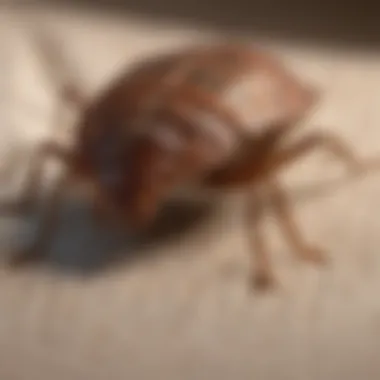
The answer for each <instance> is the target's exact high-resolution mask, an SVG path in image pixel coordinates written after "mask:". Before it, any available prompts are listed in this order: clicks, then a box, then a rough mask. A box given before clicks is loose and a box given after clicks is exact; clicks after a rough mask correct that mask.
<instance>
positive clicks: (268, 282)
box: [245, 186, 276, 290]
mask: <svg viewBox="0 0 380 380" xmlns="http://www.w3.org/2000/svg"><path fill="white" fill-rule="evenodd" d="M265 193H266V188H265V186H261V187H260V188H258V189H257V190H256V191H254V192H252V193H249V194H248V207H247V209H246V210H247V213H246V224H245V227H246V228H247V229H248V238H249V242H250V245H251V247H252V253H253V256H252V259H253V258H254V260H252V267H251V271H250V276H251V280H252V285H253V287H254V288H256V289H259V290H268V289H270V288H272V287H274V286H275V284H276V279H275V276H274V274H273V268H272V264H271V262H270V258H269V249H268V244H267V238H266V237H265V225H264V217H265V211H266V200H267V199H266V198H267V197H266V194H265Z"/></svg>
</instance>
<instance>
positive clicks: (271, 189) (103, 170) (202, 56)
mask: <svg viewBox="0 0 380 380" xmlns="http://www.w3.org/2000/svg"><path fill="white" fill-rule="evenodd" d="M153 58H154V57H153ZM74 90H75V88H74V86H73V83H71V84H70V83H69V84H68V83H66V84H64V85H63V93H71V94H73V93H74V94H75V93H76V91H74ZM77 93H79V92H78V91H77ZM72 98H73V99H74V101H75V102H76V103H77V105H78V108H79V109H80V111H81V112H82V113H81V117H80V121H79V124H78V126H77V129H76V139H75V143H74V145H73V147H72V148H70V149H65V148H63V147H61V146H60V145H58V144H57V143H53V142H48V143H45V144H43V145H42V146H41V148H40V150H39V151H38V153H39V155H38V157H39V158H40V159H38V160H36V162H35V163H34V164H33V173H32V174H31V175H30V177H29V185H28V186H27V188H26V190H25V197H24V198H23V200H24V201H25V200H26V199H29V200H30V199H32V198H33V197H32V196H31V194H32V193H35V192H36V191H37V190H36V188H37V187H36V183H38V181H39V180H38V176H39V173H40V172H41V167H42V163H43V160H42V159H41V158H42V157H45V158H46V157H48V156H50V157H51V156H55V157H57V158H59V159H61V160H62V161H63V162H65V164H66V166H67V172H66V174H65V175H64V176H63V177H62V181H73V180H79V181H83V182H87V183H90V184H92V185H93V186H94V188H95V190H96V191H95V197H94V208H95V210H97V212H100V213H101V214H102V215H107V216H109V217H111V218H112V217H115V218H116V219H117V220H119V221H120V222H121V223H125V224H126V225H128V226H130V227H133V228H136V229H141V228H145V227H147V226H148V225H149V224H150V223H152V221H153V220H154V218H155V216H156V215H157V212H158V209H159V207H160V205H161V204H163V202H164V201H165V200H166V199H167V198H168V197H169V196H170V195H171V194H172V192H173V191H174V189H175V188H176V187H177V186H181V185H183V184H184V183H188V182H196V183H198V184H199V185H200V186H203V187H205V188H214V189H219V190H224V189H226V188H230V187H236V188H239V189H246V191H247V207H246V216H247V224H246V225H247V227H248V236H249V241H250V243H251V246H252V251H253V253H254V257H255V260H254V262H253V264H254V265H253V266H252V268H253V269H252V279H253V282H254V284H256V285H257V286H259V287H268V286H271V285H273V283H274V281H275V276H274V275H273V272H272V266H271V265H270V263H269V259H268V249H267V247H266V239H265V237H264V236H263V220H262V219H263V218H262V216H263V214H264V211H265V210H264V207H263V206H264V204H265V203H266V202H264V201H267V200H269V201H271V203H272V206H273V211H274V212H275V213H276V216H277V217H278V220H279V222H280V225H281V226H282V227H283V230H284V233H285V236H286V237H287V239H288V240H289V243H290V244H291V245H292V248H293V250H294V253H295V254H296V255H298V256H299V257H300V258H303V259H306V260H312V261H317V262H321V261H323V260H324V256H323V254H322V253H321V252H320V251H319V250H318V249H316V248H314V247H312V246H310V245H309V243H307V242H305V241H304V239H303V238H302V236H301V234H300V233H299V231H298V229H297V228H296V227H295V225H294V222H293V217H292V215H291V209H290V205H289V203H288V201H287V199H286V194H285V192H284V190H283V189H282V187H281V185H280V184H279V181H278V179H277V175H278V173H279V171H280V169H282V168H284V167H286V166H288V165H289V164H291V163H293V162H295V161H296V160H297V159H299V158H301V157H302V156H304V155H305V154H307V153H309V152H310V151H311V150H313V149H316V148H323V149H326V150H328V151H329V152H330V153H332V154H333V155H334V156H336V157H337V158H339V159H341V160H343V162H344V163H346V164H347V165H348V166H349V168H350V169H352V170H355V171H358V172H360V171H363V170H365V169H367V168H368V167H369V165H370V164H372V161H371V162H363V161H362V160H360V159H358V158H357V157H356V155H355V154H354V153H353V152H352V151H351V149H349V148H348V147H346V145H345V144H344V143H343V142H341V141H340V140H339V139H338V138H337V137H334V136H332V135H330V134H326V133H322V132H314V133H312V134H310V135H306V136H305V137H302V138H300V139H299V140H298V141H296V142H293V143H292V144H291V145H286V144H285V137H286V136H287V135H288V134H289V133H290V132H291V131H293V130H294V128H295V127H296V126H297V125H298V123H299V122H300V121H301V120H302V119H303V117H304V116H305V114H306V113H307V112H308V111H310V110H311V108H312V107H313V106H314V105H315V103H316V100H317V93H316V91H315V90H314V89H313V88H312V87H310V86H307V85H306V84H303V83H301V82H300V81H299V80H298V79H296V78H295V77H294V76H293V74H291V73H290V72H289V71H288V70H287V69H286V68H285V67H284V66H283V65H282V64H281V63H280V62H279V61H277V60H276V59H275V58H274V57H272V56H271V55H269V54H268V53H265V52H263V51H260V50H258V49H255V48H252V47H250V46H247V45H243V44H232V43H231V44H230V43H220V44H215V45H213V46H208V47H204V46H203V47H200V46H199V47H193V48H188V49H185V50H183V51H178V52H176V53H174V54H166V55H165V54H164V55H162V56H159V57H157V58H156V59H152V60H149V59H146V60H144V61H143V62H139V63H138V64H137V65H136V66H135V67H134V68H132V69H130V70H128V71H127V72H125V73H122V74H121V75H120V76H119V77H117V78H116V79H115V80H114V81H112V83H111V84H110V85H109V86H108V87H107V88H106V89H104V91H103V92H102V93H101V94H100V95H99V96H98V97H97V98H95V100H93V101H91V102H86V101H84V100H83V97H82V96H74V97H72ZM64 187H65V186H63V185H62V182H61V184H58V185H57V188H56V190H55V191H54V194H53V195H52V200H51V203H50V207H49V208H48V210H47V212H46V215H45V216H46V218H45V219H44V221H43V223H42V228H41V232H40V234H39V235H38V236H37V238H36V242H35V245H34V246H33V247H31V248H32V249H30V250H28V251H26V252H22V253H21V254H20V255H16V256H15V257H14V263H18V264H19V263H21V262H25V261H27V260H29V259H31V258H32V257H40V256H41V255H42V253H43V252H44V250H46V247H47V244H48V242H49V241H50V239H51V237H52V233H53V228H54V226H55V224H56V218H57V217H56V212H57V210H58V205H59V202H60V200H61V199H62V193H63V189H64ZM27 203H28V202H24V204H27Z"/></svg>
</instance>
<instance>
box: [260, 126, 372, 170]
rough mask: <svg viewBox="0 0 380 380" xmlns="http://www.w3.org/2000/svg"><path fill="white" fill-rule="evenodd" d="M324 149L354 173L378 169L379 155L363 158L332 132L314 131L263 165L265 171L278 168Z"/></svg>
mask: <svg viewBox="0 0 380 380" xmlns="http://www.w3.org/2000/svg"><path fill="white" fill-rule="evenodd" d="M316 149H324V150H325V151H327V152H328V153H330V154H331V155H332V156H333V157H335V158H336V159H338V160H340V161H341V162H343V163H344V164H345V165H347V167H348V168H349V169H350V170H351V171H352V172H353V173H354V174H362V173H364V172H365V171H367V170H370V169H376V168H377V169H380V157H375V158H374V159H370V160H364V159H361V158H359V157H358V156H357V154H356V153H355V151H354V150H353V149H352V148H350V147H349V146H348V145H347V144H345V143H344V142H343V141H342V140H341V139H340V138H338V137H337V136H334V135H333V134H329V133H323V132H314V133H312V134H310V135H308V136H305V137H303V138H302V139H301V140H299V141H298V142H295V143H293V145H291V146H290V147H288V148H286V149H282V150H280V151H278V152H277V153H276V154H274V155H273V156H271V157H270V158H269V159H268V160H267V163H266V165H265V171H266V172H271V171H273V170H276V171H277V170H279V169H281V167H283V166H286V165H288V164H290V163H292V162H294V161H295V160H296V159H298V158H300V157H301V156H303V155H305V154H308V153H310V152H311V151H312V150H316Z"/></svg>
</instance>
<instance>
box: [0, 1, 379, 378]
mask: <svg viewBox="0 0 380 380" xmlns="http://www.w3.org/2000/svg"><path fill="white" fill-rule="evenodd" d="M379 14H380V13H379V10H378V7H377V5H376V3H373V4H370V3H369V2H361V3H360V4H359V3H345V4H343V3H342V2H340V3H336V4H335V3H332V2H330V3H329V2H312V1H309V2H306V1H302V2H301V1H288V2H280V1H270V0H267V1H258V0H252V1H246V0H240V1H234V2H229V3H228V2H225V3H222V2H216V1H213V2H212V1H209V2H207V1H203V2H200V1H198V2H197V1H195V0H194V1H191V0H186V1H174V0H163V1H155V0H138V1H129V0H126V1H121V0H120V1H85V0H78V1H64V0H62V1H59V0H50V1H42V0H40V1H16V0H13V1H2V2H0V67H1V70H0V91H1V96H0V109H1V112H0V128H1V130H0V132H1V134H2V136H1V139H0V153H1V160H0V168H1V169H0V170H1V172H2V171H3V170H4V169H6V168H8V169H9V168H10V170H8V173H7V175H5V176H3V175H2V176H0V177H1V178H0V180H1V181H2V182H1V196H2V198H4V199H9V198H12V197H17V195H18V194H19V191H20V187H21V186H22V180H23V178H24V176H25V172H26V169H27V166H28V163H29V162H30V157H31V154H33V151H34V150H35V148H36V146H37V144H38V143H39V142H41V141H42V140H44V139H45V138H50V137H52V138H54V139H57V140H60V139H62V140H65V139H66V138H69V137H70V136H69V135H70V131H71V130H72V126H73V125H74V122H75V120H76V117H77V116H78V115H77V114H76V113H75V111H74V110H70V109H61V107H60V104H59V101H58V99H57V96H56V93H55V89H54V83H53V82H52V81H51V79H50V77H49V74H48V73H49V67H47V66H46V62H45V61H44V58H43V56H42V55H41V52H40V51H38V47H37V46H36V44H35V41H34V39H33V30H34V28H36V27H42V29H43V30H44V31H45V33H48V34H49V35H50V36H51V37H52V39H53V40H55V41H56V43H57V46H59V49H60V50H61V52H62V56H63V57H64V58H65V60H67V62H68V63H69V66H70V73H69V74H70V75H71V74H72V75H75V78H77V80H78V83H80V85H81V86H82V87H83V89H84V90H85V91H86V92H87V93H88V94H96V93H97V91H101V88H102V86H104V85H105V84H107V83H108V81H109V80H110V79H111V78H113V77H114V76H115V75H117V73H118V72H119V70H121V69H125V68H128V66H129V65H131V64H132V63H133V62H135V61H136V60H137V59H140V58H142V57H144V56H147V55H149V54H154V53H155V52H159V51H163V50H170V49H174V48H176V47H178V46H184V45H186V44H193V43H196V42H204V41H206V40H208V39H210V40H212V39H214V38H220V37H226V38H231V37H234V38H242V39H244V40H246V41H248V42H252V43H255V44H258V45H263V46H265V47H266V48H267V49H268V50H270V51H272V52H273V53H274V54H276V55H278V56H279V57H280V58H281V59H283V60H284V61H285V62H286V63H287V64H289V67H291V68H292V69H293V71H294V72H295V73H297V75H299V76H300V78H303V79H304V80H307V81H309V82H310V83H312V84H314V85H315V86H316V87H317V88H318V89H319V90H320V92H321V101H320V104H319V106H318V108H317V110H316V112H314V113H313V114H311V115H309V117H308V118H307V119H306V120H305V123H304V125H303V130H302V131H304V132H307V131H309V130H311V129H325V130H331V131H333V132H334V133H337V134H339V135H340V136H341V137H342V139H344V140H345V141H347V143H349V144H351V145H352V146H353V148H354V149H356V151H357V152H358V154H359V155H361V156H363V157H368V156H372V155H374V154H380V124H379V122H380V108H379V106H378V102H379V100H378V99H380V52H379V47H380V37H379V36H380V33H379V32H380V23H379V22H378V19H379V17H378V16H379ZM342 169H344V168H342V167H341V165H339V163H336V162H335V161H332V160H329V158H325V157H324V156H323V155H321V154H315V155H314V154H313V155H311V156H310V157H308V158H307V159H305V160H304V161H302V162H299V163H297V165H294V166H293V167H292V168H289V170H288V171H287V172H286V173H285V174H284V176H283V178H282V180H283V181H284V183H285V184H286V186H288V188H289V195H291V196H292V199H293V201H294V205H295V212H296V215H297V219H298V223H299V225H300V227H301V229H302V231H303V232H304V234H305V236H306V237H307V238H308V239H309V240H310V241H311V242H315V243H316V244H317V245H319V246H322V247H323V248H324V249H325V250H326V253H327V255H328V257H329V258H330V262H329V264H328V265H327V266H326V267H323V268H319V267H314V266H311V265H308V264H305V263H300V262H298V261H296V260H294V257H293V256H292V254H291V251H290V248H289V246H287V245H286V244H285V242H284V240H283V237H282V235H281V234H279V233H278V231H277V228H276V225H275V223H273V221H272V220H271V219H269V220H268V231H267V232H268V239H269V242H270V244H271V251H272V253H273V255H272V260H273V264H274V269H275V271H276V274H277V275H278V278H279V284H280V286H279V288H278V289H277V290H276V291H275V292H273V293H269V294H264V295H258V294H251V293H249V292H248V289H247V283H246V280H247V275H248V271H249V265H250V260H249V258H250V256H249V247H248V245H247V239H246V230H245V229H244V224H243V218H242V211H243V208H244V203H243V202H242V199H241V195H240V194H233V195H228V196H227V195H226V197H223V198H222V199H218V200H216V201H214V202H209V201H208V200H207V201H205V200H203V199H201V200H199V201H198V200H197V201H196V202H195V201H194V199H192V200H191V202H190V201H189V202H184V201H183V200H182V201H181V202H180V203H178V202H176V201H173V203H171V204H169V206H168V208H167V209H166V210H165V211H164V212H163V214H162V216H161V217H160V218H159V219H158V221H157V223H156V225H155V226H154V228H153V229H152V231H150V232H149V233H148V235H147V236H144V237H143V238H142V239H141V240H139V241H134V240H133V239H132V238H131V237H129V236H125V234H124V233H121V232H120V231H115V229H113V228H112V227H109V228H108V226H103V227H101V226H96V225H94V223H93V221H92V220H91V218H90V215H89V214H88V209H87V207H88V205H87V204H86V202H85V201H83V200H82V201H83V202H74V201H71V200H70V199H69V200H68V202H67V208H66V209H65V211H64V213H63V216H62V223H61V229H60V231H59V234H58V235H59V236H58V237H57V239H56V241H55V242H54V246H53V247H52V252H51V255H50V256H51V257H50V259H51V260H48V261H49V262H48V263H43V264H42V265H38V266H33V267H30V268H25V269H23V270H20V271H17V272H14V271H10V270H8V269H7V268H6V267H5V266H1V267H0V378H1V379H4V380H8V379H9V380H11V379H17V380H19V379H28V380H29V379H34V378H35V379H40V380H42V379H57V380H61V379H70V380H73V379H80V380H85V379H91V380H94V379H105V378H106V377H108V378H110V379H115V380H119V379H126V378H130V379H136V380H140V379H141V380H145V379H157V378H163V379H167V380H172V379H173V380H174V379H189V380H190V379H191V380H193V379H197V380H198V379H207V380H213V379H218V380H229V379H233V378H237V379H241V380H245V379H247V380H248V379H249V380H251V379H253V378H254V379H260V380H266V379H268V380H274V379H276V380H277V379H281V380H282V379H291V380H295V379H302V380H305V379H307V380H309V379H310V380H319V379H323V380H330V379H331V380H340V379H344V380H351V379H352V380H356V379H358V378H360V377H361V376H362V377H364V378H367V379H368V380H372V379H373V380H375V379H376V380H377V379H378V378H379V377H380V364H379V355H380V343H379V342H380V299H379V297H378V293H379V291H378V290H379V289H380V281H379V278H380V262H379V252H380V238H379V237H378V235H377V232H378V231H379V230H380V220H379V216H378V215H380V202H379V196H378V194H379V191H380V173H379V175H378V174H376V173H374V174H372V175H368V176H366V177H365V178H363V179H360V180H358V181H352V182H351V183H349V184H347V186H344V187H341V188H339V189H338V190H337V191H325V192H322V193H319V192H316V193H313V192H311V193H308V192H307V191H306V192H305V191H304V189H307V188H309V187H310V186H311V187H312V185H313V184H321V183H322V184H323V183H324V181H326V180H328V179H330V178H337V177H339V176H341V175H342V174H343V173H344V170H342ZM59 170H60V168H59V167H54V166H52V167H51V170H50V166H49V168H48V170H47V173H46V190H47V191H48V190H49V186H50V184H51V183H52V181H53V180H54V176H55V175H56V173H58V171H59ZM305 194H306V195H305ZM42 198H43V197H42ZM36 223H38V212H37V213H36V215H33V216H31V217H28V218H17V217H10V216H1V218H0V237H1V244H3V248H2V251H3V252H4V255H3V256H4V257H6V255H7V254H8V253H9V252H11V251H13V250H17V249H19V248H20V247H21V246H23V244H27V242H28V241H29V239H31V238H32V236H33V233H35V231H36V226H37V224H36ZM51 264H52V265H51ZM109 264H110V265H109ZM94 269H95V270H94Z"/></svg>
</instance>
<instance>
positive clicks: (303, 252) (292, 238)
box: [267, 179, 326, 263]
mask: <svg viewBox="0 0 380 380" xmlns="http://www.w3.org/2000/svg"><path fill="white" fill-rule="evenodd" d="M267 188H268V192H269V194H270V201H271V206H272V208H273V211H274V213H275V216H276V217H277V220H278V222H279V224H280V227H281V228H282V230H283V233H284V237H285V238H286V239H287V241H288V242H289V244H290V245H291V246H292V247H293V250H294V251H293V252H294V254H295V255H296V257H298V258H300V259H303V260H307V261H311V262H315V263H324V262H325V261H326V258H325V256H324V254H323V251H322V250H321V249H319V248H318V247H315V246H312V245H310V244H309V243H308V242H307V241H306V240H305V239H304V238H303V236H302V234H301V232H300V230H299V228H298V227H297V225H296V223H295V220H294V216H293V212H292V207H291V204H290V202H289V200H288V198H287V196H286V192H285V190H284V189H283V188H282V186H281V185H280V184H279V183H278V181H276V180H275V179H269V180H268V181H267Z"/></svg>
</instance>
